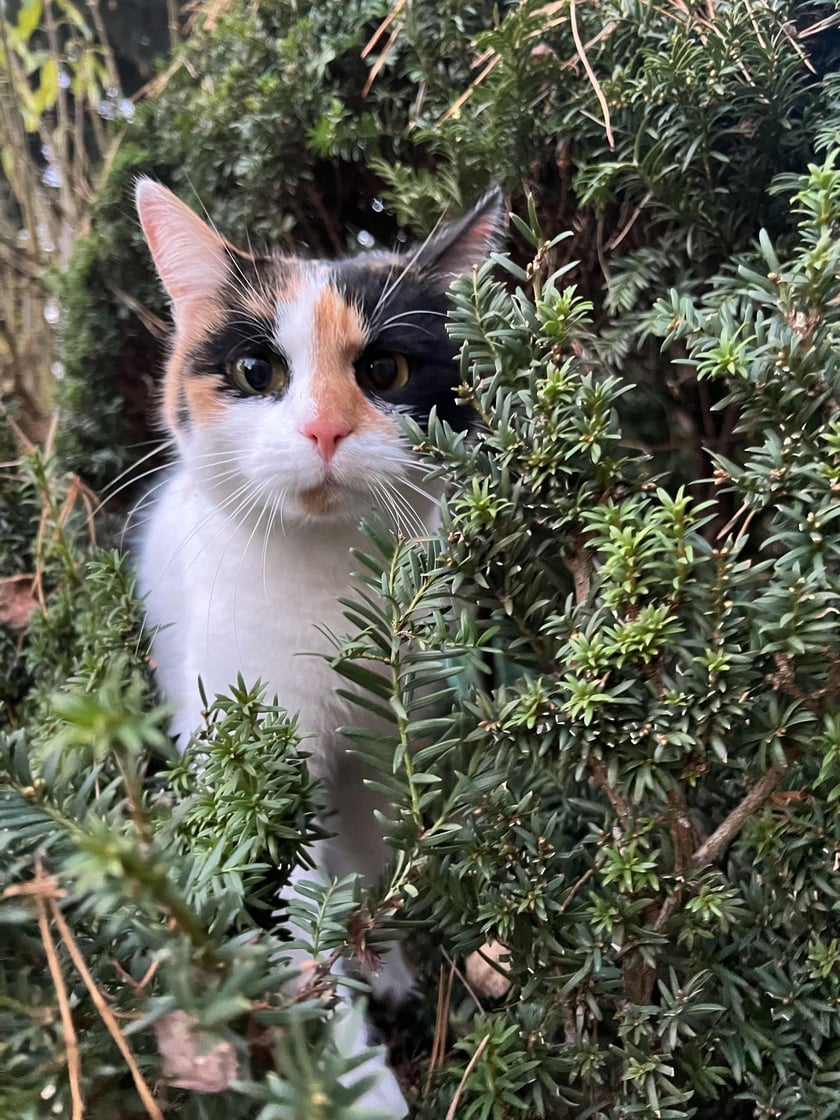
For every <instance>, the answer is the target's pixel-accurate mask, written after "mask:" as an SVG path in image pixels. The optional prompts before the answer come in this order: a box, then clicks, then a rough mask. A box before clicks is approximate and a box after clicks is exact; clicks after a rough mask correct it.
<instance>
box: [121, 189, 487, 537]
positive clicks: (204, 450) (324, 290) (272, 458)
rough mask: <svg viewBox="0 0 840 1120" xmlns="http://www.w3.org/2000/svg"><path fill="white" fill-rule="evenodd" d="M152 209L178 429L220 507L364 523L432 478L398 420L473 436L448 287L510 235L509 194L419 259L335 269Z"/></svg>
mask: <svg viewBox="0 0 840 1120" xmlns="http://www.w3.org/2000/svg"><path fill="white" fill-rule="evenodd" d="M137 208H138V213H139V215H140V220H141V223H142V226H143V231H144V233H145V236H146V240H147V242H148V244H149V247H150V249H151V252H152V256H153V258H154V261H155V264H156V266H157V269H158V272H159V274H160V277H161V280H162V281H163V284H164V287H165V288H166V290H167V292H168V294H169V296H170V298H171V300H172V307H173V315H174V320H175V332H174V338H173V342H172V349H171V354H170V358H169V362H168V365H167V370H166V377H165V380H164V392H163V402H164V409H163V411H164V418H165V420H166V423H167V425H168V427H169V428H170V429H171V431H172V433H173V435H174V436H175V439H176V442H177V445H178V448H179V452H180V455H181V459H182V461H183V462H184V464H185V465H186V466H187V468H188V469H189V470H190V471H191V472H193V473H194V474H195V476H196V480H197V481H198V482H199V483H200V484H201V485H202V486H203V487H204V488H205V489H206V490H207V492H208V494H212V495H213V498H214V500H215V501H217V502H219V503H230V505H231V506H237V507H238V508H240V509H242V510H245V512H246V513H254V514H256V515H257V516H258V517H262V516H263V515H264V513H265V511H267V510H273V511H274V514H271V515H270V516H269V517H268V521H269V522H273V520H274V516H275V515H276V514H279V516H280V518H281V519H282V521H283V523H284V524H285V523H288V522H289V521H293V520H312V519H317V520H321V521H324V520H326V521H329V520H331V519H334V518H348V517H349V518H354V519H358V518H359V516H361V514H363V513H364V512H365V511H366V510H367V509H369V508H370V506H371V504H372V502H375V501H376V499H377V498H380V499H383V500H384V502H385V504H386V505H387V504H389V503H388V494H389V492H390V493H392V494H393V492H394V487H395V485H396V484H397V483H398V482H400V481H401V480H403V481H407V482H408V484H410V471H411V470H412V469H413V468H415V469H416V464H415V463H414V461H413V460H412V458H411V456H410V451H409V448H408V447H407V446H406V443H405V440H404V438H403V437H402V435H401V433H400V428H399V425H398V422H397V420H396V414H397V413H399V412H400V411H405V412H409V413H411V414H412V415H413V416H415V417H416V418H417V419H418V420H419V421H420V422H424V421H425V420H426V419H427V418H428V415H429V412H430V410H431V408H432V407H433V406H436V408H437V412H438V415H439V416H440V417H441V418H443V419H446V420H448V421H449V423H451V424H452V425H453V426H454V427H456V428H457V427H464V426H465V423H466V421H467V415H466V412H465V410H464V409H462V408H459V407H458V406H457V405H456V403H455V396H454V388H455V385H456V383H457V369H456V365H455V362H454V361H453V358H454V354H455V349H454V347H453V346H452V343H451V342H450V340H449V338H448V336H447V333H446V329H445V316H446V308H447V299H446V289H447V287H448V285H449V283H450V282H451V281H452V279H453V278H454V277H455V276H457V275H459V274H460V273H462V272H464V271H466V270H467V269H469V268H470V267H472V265H473V264H476V263H478V262H480V261H481V259H482V258H483V257H485V256H486V255H487V253H488V252H489V250H490V248H491V246H492V244H493V242H494V241H495V239H496V238H497V236H498V234H499V232H500V230H501V227H502V214H501V198H500V196H499V195H498V194H493V195H489V196H488V197H487V198H485V199H484V200H483V201H482V202H481V203H479V205H478V206H477V207H476V208H475V210H473V211H472V212H471V213H470V214H468V215H467V216H466V217H465V218H462V219H461V220H460V221H459V222H456V223H453V224H452V225H451V226H448V227H446V228H444V230H442V231H441V232H440V233H439V234H437V235H436V236H435V237H433V238H431V239H430V240H429V241H427V242H426V243H424V244H423V245H422V246H420V247H419V248H418V249H416V250H414V251H413V252H408V253H405V254H379V253H376V254H366V255H363V256H359V257H355V258H349V259H345V260H339V261H330V262H327V261H317V260H316V261H307V260H302V259H299V258H295V257H281V256H266V257H259V256H253V255H250V254H245V253H242V252H239V251H238V250H237V249H235V248H234V247H233V246H232V245H230V244H229V243H228V242H226V241H225V240H224V239H223V238H221V237H220V236H219V235H218V234H217V233H216V232H215V231H214V230H212V229H211V228H210V227H209V226H207V225H206V224H205V223H204V222H203V221H201V219H200V218H198V217H197V216H196V215H195V214H194V213H193V212H192V211H191V210H190V209H188V208H187V207H186V206H185V205H184V204H183V203H181V202H180V201H179V200H178V199H177V198H176V197H175V196H174V195H173V194H171V192H169V191H168V190H166V189H165V188H164V187H162V186H160V185H159V184H156V183H153V182H152V181H150V180H148V179H143V180H140V182H139V183H138V186H137Z"/></svg>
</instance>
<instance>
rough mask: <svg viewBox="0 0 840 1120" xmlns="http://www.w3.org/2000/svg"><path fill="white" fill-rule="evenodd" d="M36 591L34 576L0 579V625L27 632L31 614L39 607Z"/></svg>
mask: <svg viewBox="0 0 840 1120" xmlns="http://www.w3.org/2000/svg"><path fill="white" fill-rule="evenodd" d="M34 590H35V577H34V576H30V575H20V576H6V577H5V578H3V579H0V623H4V624H5V625H6V626H9V627H11V629H12V630H17V631H18V632H20V631H22V630H25V629H26V624H27V623H28V622H29V616H30V614H32V612H33V611H34V610H35V608H36V607H37V606H38V600H37V599H36V598H35V595H34V594H33V592H34Z"/></svg>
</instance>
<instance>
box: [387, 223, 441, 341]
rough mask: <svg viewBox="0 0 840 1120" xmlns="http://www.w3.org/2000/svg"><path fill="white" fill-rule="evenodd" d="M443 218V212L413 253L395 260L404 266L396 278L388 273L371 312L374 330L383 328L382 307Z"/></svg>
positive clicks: (417, 258) (412, 265)
mask: <svg viewBox="0 0 840 1120" xmlns="http://www.w3.org/2000/svg"><path fill="white" fill-rule="evenodd" d="M443 220H444V215H443V214H441V216H440V217H439V218H438V220H437V221H436V222H435V224H434V226H433V227H432V229H431V230H430V231H429V234H428V235H427V236H426V237H425V238H424V239H423V240H422V241H421V242H420V244H419V245H417V246H415V248H414V250H413V251H412V252H411V253H409V254H408V255H407V256H405V257H400V258H397V259H396V260H395V262H394V265H395V266H396V265H397V264H398V263H402V265H403V267H402V269H401V270H400V272H399V274H398V275H397V276H396V278H395V279H393V280H392V279H391V271H389V273H388V276H387V278H386V281H385V285H384V287H383V289H382V292H381V294H380V296H379V299H378V300H377V301H376V304H375V306H374V308H373V311H372V313H371V316H370V321H371V328H372V330H373V331H375V332H378V331H379V330H380V329H381V328H380V325H379V316H380V314H381V311H382V308H383V307H385V306H387V303H388V300H390V298H391V296H392V295H393V294H394V292H395V291H396V290H397V289H398V288H399V286H400V284H401V283H402V281H403V280H404V279H405V277H406V276H407V275H408V273H409V272H410V271H411V269H412V268H413V267H414V265H415V264H416V263H417V261H418V260H419V259H420V257H421V256H422V254H423V253H424V252H425V250H426V248H427V246H428V245H429V243H430V242H431V240H432V238H433V237H434V236H435V234H436V233H437V232H438V230H439V229H440V227H441V225H442V223H443ZM403 262H404V263H403Z"/></svg>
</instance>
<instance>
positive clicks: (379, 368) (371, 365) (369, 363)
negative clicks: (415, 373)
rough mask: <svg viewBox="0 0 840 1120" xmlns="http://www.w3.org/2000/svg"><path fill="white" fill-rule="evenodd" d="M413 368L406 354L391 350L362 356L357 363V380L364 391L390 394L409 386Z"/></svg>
mask: <svg viewBox="0 0 840 1120" xmlns="http://www.w3.org/2000/svg"><path fill="white" fill-rule="evenodd" d="M410 376H411V367H410V365H409V364H408V358H407V357H406V356H405V354H393V353H391V351H389V350H379V351H373V352H372V353H370V354H362V356H361V357H360V358H359V359H358V361H357V362H356V380H357V381H358V383H359V384H360V385H361V387H362V388H363V389H368V390H370V391H371V392H373V393H388V392H393V391H394V390H395V389H402V388H403V387H404V386H405V385H407V384H408V379H409V377H410Z"/></svg>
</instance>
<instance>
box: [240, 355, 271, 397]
mask: <svg viewBox="0 0 840 1120" xmlns="http://www.w3.org/2000/svg"><path fill="white" fill-rule="evenodd" d="M238 364H239V366H240V368H241V371H242V376H243V377H244V378H245V380H246V381H247V382H248V384H249V385H250V386H251V388H252V389H253V390H254V392H255V393H263V392H265V390H266V389H267V388H268V386H269V385H270V384H271V363H270V362H267V361H266V360H265V358H240V360H239V363H238Z"/></svg>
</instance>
